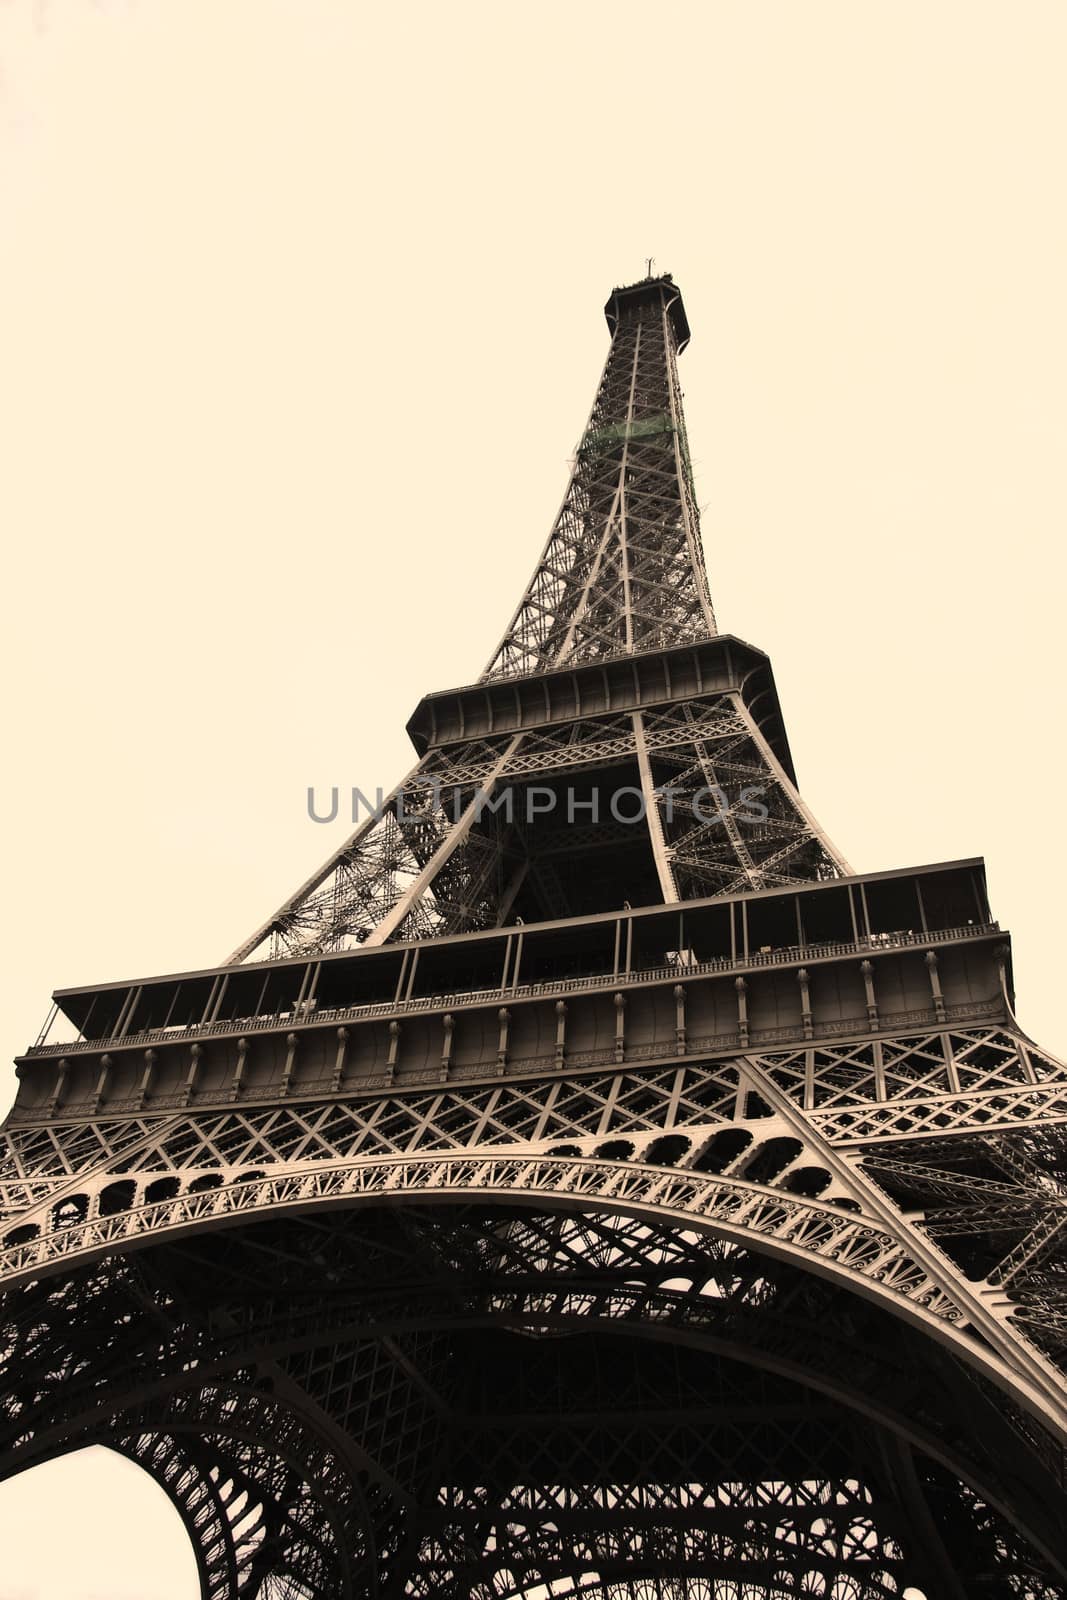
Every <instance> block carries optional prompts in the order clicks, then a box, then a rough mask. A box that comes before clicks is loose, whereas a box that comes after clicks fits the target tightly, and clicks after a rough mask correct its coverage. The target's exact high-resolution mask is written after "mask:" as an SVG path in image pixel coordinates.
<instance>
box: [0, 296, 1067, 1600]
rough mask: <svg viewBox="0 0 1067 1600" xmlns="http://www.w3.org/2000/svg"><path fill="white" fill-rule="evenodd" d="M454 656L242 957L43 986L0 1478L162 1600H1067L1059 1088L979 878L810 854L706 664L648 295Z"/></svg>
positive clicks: (1065, 1228)
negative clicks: (114, 1461) (488, 624)
mask: <svg viewBox="0 0 1067 1600" xmlns="http://www.w3.org/2000/svg"><path fill="white" fill-rule="evenodd" d="M606 315H607V320H608V327H609V329H610V333H611V344H610V348H609V351H608V355H607V361H606V364H605V367H604V371H603V374H602V377H601V380H600V384H599V386H598V389H597V393H596V398H595V400H594V403H593V410H592V413H591V415H590V418H589V422H588V424H587V426H586V429H585V431H584V433H583V435H582V440H581V443H580V445H579V448H578V452H577V457H576V461H575V466H574V471H573V475H572V477H571V481H570V483H569V485H568V487H567V492H566V495H565V497H564V501H563V506H562V509H561V511H560V513H559V516H558V518H557V519H556V522H555V523H554V525H553V527H552V530H551V533H550V535H549V538H548V542H547V544H546V546H545V549H544V551H543V553H542V555H541V558H540V560H539V562H538V564H537V567H536V569H535V572H534V575H533V577H532V579H531V581H530V584H529V586H528V588H527V590H526V593H525V594H524V596H523V597H522V600H521V601H520V603H519V606H518V608H517V610H516V612H515V614H514V616H513V617H512V618H511V621H510V622H509V624H508V627H507V629H506V631H505V633H504V635H503V638H502V639H501V642H500V644H499V646H498V647H497V649H496V650H495V651H494V654H493V657H492V659H491V660H490V662H489V664H488V666H487V669H486V671H485V672H484V674H483V675H482V677H481V679H479V681H478V682H477V683H475V684H473V685H470V686H467V687H462V688H457V689H447V690H439V691H435V692H433V693H431V694H428V695H427V696H426V697H425V698H424V699H423V700H422V701H421V702H420V704H419V705H418V706H417V707H416V709H415V711H414V713H413V715H412V717H411V719H410V721H409V723H408V731H409V733H410V736H411V739H412V743H413V745H414V749H415V764H414V766H413V768H412V770H411V772H410V773H409V774H408V776H407V777H406V778H405V779H404V780H403V781H402V782H401V783H400V784H399V785H398V786H397V788H396V789H395V790H393V792H392V793H391V794H390V795H389V796H388V797H387V798H386V799H385V800H384V801H383V802H382V804H381V805H380V806H379V807H377V808H375V809H374V810H373V811H372V813H371V814H370V815H367V816H366V817H364V818H362V819H361V820H360V822H359V825H358V826H357V827H356V829H355V831H354V833H353V834H352V836H351V837H350V838H349V839H348V840H347V841H346V842H345V844H344V845H343V846H342V847H341V849H340V850H338V851H336V852H335V853H334V854H333V855H332V856H331V857H330V859H329V860H328V861H327V862H325V863H324V865H323V867H322V868H321V869H320V870H319V872H317V873H316V874H314V875H313V877H312V878H311V879H309V881H308V882H307V883H306V884H304V885H303V886H302V887H301V888H299V889H298V890H297V891H296V892H295V893H294V894H292V895H290V896H289V898H288V899H286V900H285V901H283V903H282V904H281V906H280V907H278V909H277V910H276V911H275V912H274V913H273V914H272V915H271V916H270V917H269V918H268V919H267V921H266V922H265V923H264V924H263V925H262V926H261V927H260V928H259V929H258V930H257V931H256V932H255V933H253V934H252V935H251V936H250V937H249V938H248V939H247V940H246V941H245V942H244V943H243V944H242V945H240V946H239V947H238V949H237V950H236V951H235V952H234V954H233V956H232V957H231V958H230V960H228V961H226V962H223V963H220V964H218V965H214V966H208V967H205V968H202V969H198V970H196V971H193V972H185V973H173V974H167V975H163V976H158V977H142V978H135V979H126V980H122V981H118V982H111V983H98V984H92V985H89V986H85V987H77V988H65V989H60V990H58V991H57V992H56V995H55V997H54V998H55V1002H56V1011H57V1016H58V1022H59V1025H60V1026H61V1027H62V1028H63V1029H65V1033H66V1037H65V1040H64V1041H62V1042H61V1041H60V1039H59V1038H56V1039H53V1038H52V1037H51V1034H50V1033H49V1032H48V1031H47V1030H46V1032H45V1034H44V1035H42V1038H41V1040H40V1041H39V1042H38V1043H37V1044H36V1045H35V1046H33V1047H32V1048H30V1049H29V1050H27V1052H26V1054H25V1055H24V1056H23V1057H22V1058H20V1060H19V1062H18V1066H17V1071H18V1075H19V1092H18V1098H17V1101H16V1103H15V1106H14V1108H13V1109H12V1111H11V1113H10V1115H9V1117H8V1119H7V1121H6V1123H5V1124H4V1127H3V1129H0V1208H2V1209H0V1323H2V1329H3V1337H2V1339H0V1471H2V1473H4V1474H11V1473H14V1472H18V1471H20V1470H22V1469H23V1468H25V1467H27V1466H31V1465H33V1464H34V1463H37V1462H41V1461H45V1460H47V1459H49V1458H50V1457H54V1456H57V1455H59V1454H62V1453H63V1452H65V1451H68V1450H72V1449H75V1448H80V1447H81V1446H83V1445H85V1444H89V1443H101V1444H106V1445H109V1446H110V1447H111V1448H113V1449H116V1450H118V1451H120V1452H122V1453H124V1454H126V1455H127V1456H129V1457H131V1458H132V1459H134V1460H135V1461H138V1462H139V1463H140V1464H141V1465H142V1466H143V1467H144V1468H145V1469H146V1470H147V1471H148V1472H150V1473H151V1474H152V1475H153V1476H154V1477H155V1478H156V1480H157V1481H158V1482H159V1483H160V1484H161V1485H162V1487H163V1488H164V1489H165V1490H166V1492H167V1493H168V1494H169V1495H170V1497H171V1499H172V1500H173V1502H174V1504H175V1505H176V1507H177V1509H178V1511H179V1513H180V1514H181V1516H182V1518H183V1521H184V1523H185V1526H186V1529H187V1531H188V1533H189V1536H190V1539H191V1541H192V1543H193V1546H194V1549H195V1551H196V1555H197V1561H198V1564H199V1572H200V1581H201V1592H202V1595H203V1596H204V1597H205V1600H275V1597H279V1596H286V1597H289V1600H296V1597H310V1596H314V1597H315V1600H357V1597H371V1596H373V1597H375V1600H399V1597H405V1600H542V1597H543V1596H545V1595H546V1594H548V1593H551V1594H552V1595H553V1596H579V1595H580V1596H583V1597H585V1600H788V1597H793V1600H901V1596H902V1595H903V1594H904V1593H905V1592H906V1591H907V1590H908V1589H909V1588H910V1589H912V1590H918V1591H921V1593H922V1594H923V1595H926V1596H929V1597H930V1600H934V1597H935V1596H937V1597H941V1596H946V1597H949V1600H979V1597H981V1600H988V1597H990V1596H996V1597H1002V1600H1012V1597H1014V1600H1062V1597H1064V1596H1067V1545H1065V1536H1064V1528H1065V1526H1067V1516H1065V1510H1067V1491H1065V1482H1064V1479H1065V1468H1064V1462H1065V1459H1067V1457H1065V1453H1064V1445H1065V1443H1067V1382H1065V1376H1064V1372H1065V1362H1067V1249H1065V1241H1067V1139H1065V1136H1064V1127H1065V1125H1067V1069H1065V1068H1064V1067H1063V1066H1062V1065H1061V1064H1060V1063H1059V1062H1057V1061H1055V1060H1054V1059H1053V1058H1052V1057H1050V1056H1049V1055H1048V1054H1047V1053H1045V1052H1044V1051H1042V1050H1040V1049H1038V1048H1037V1047H1036V1046H1035V1045H1034V1044H1033V1043H1032V1041H1030V1040H1029V1039H1028V1038H1027V1036H1026V1035H1025V1034H1024V1033H1023V1032H1022V1030H1021V1028H1020V1025H1019V1023H1018V1021H1017V1020H1016V1017H1015V1014H1014V1009H1013V1006H1014V990H1013V984H1012V968H1011V955H1010V940H1009V936H1008V935H1007V933H1006V932H1004V930H1002V929H1001V928H1000V927H999V926H998V925H997V923H996V922H995V921H994V919H993V916H992V912H991V910H990V908H989V904H988V899H987V894H986V885H985V875H984V869H983V865H982V862H981V861H980V860H977V859H970V860H964V861H954V862H948V863H937V864H934V865H928V866H920V867H912V868H901V869H897V870H893V871H888V872H879V873H866V874H855V873H853V872H852V871H851V869H850V868H849V867H848V865H847V863H846V862H845V860H844V858H843V857H842V856H841V855H840V853H839V852H838V851H837V849H836V848H835V846H834V845H833V844H832V843H831V841H830V840H829V839H828V837H827V836H826V834H825V833H824V832H823V831H822V830H821V828H820V827H819V825H818V824H817V822H816V821H815V819H814V818H813V817H812V815H811V813H810V812H809V811H808V810H807V808H806V806H805V805H804V802H803V801H802V799H801V797H800V794H799V793H798V790H797V787H796V777H795V772H794V769H793V764H792V759H791V755H790V751H789V746H788V742H787V739H786V734H785V728H784V725H783V722H782V716H781V710H780V707H779V704H778V698H777V694H776V692H775V687H774V678H773V674H772V672H771V667H770V663H769V661H768V659H767V657H766V656H765V655H764V654H763V652H762V651H761V650H759V649H757V648H755V647H754V646H752V645H750V644H748V643H746V642H745V641H743V640H740V639H737V638H734V637H732V636H731V635H728V634H721V633H719V632H718V631H717V628H716V624H715V619H714V614H713V612H712V607H711V600H710V596H709V592H708V584H707V578H706V575H705V570H704V563H703V556H702V551H701V545H700V536H699V528H698V523H697V513H696V502H695V497H694V494H693V487H692V479H691V467H690V458H689V451H688V447H687V444H686V437H685V425H684V419H683V415H682V404H681V393H680V390H679V387H678V379H677V369H676V363H677V357H678V354H679V352H680V351H681V350H682V349H683V348H684V346H685V344H686V342H687V341H688V337H689V326H688V322H687V320H686V316H685V311H684V308H683V305H682V300H681V296H680V294H679V292H678V289H677V287H676V286H675V284H674V283H673V280H672V279H671V277H670V276H669V275H661V276H659V277H652V276H649V277H648V278H646V279H644V280H642V281H641V282H640V283H636V284H632V285H630V286H628V287H626V288H621V289H615V290H613V292H612V294H611V296H610V298H609V300H608V303H607V306H606Z"/></svg>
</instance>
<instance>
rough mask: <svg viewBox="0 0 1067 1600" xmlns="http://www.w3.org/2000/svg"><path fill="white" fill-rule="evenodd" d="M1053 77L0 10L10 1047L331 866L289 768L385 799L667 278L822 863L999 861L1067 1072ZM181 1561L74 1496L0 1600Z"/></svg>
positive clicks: (959, 64)
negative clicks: (55, 1012)
mask: <svg viewBox="0 0 1067 1600" xmlns="http://www.w3.org/2000/svg"><path fill="white" fill-rule="evenodd" d="M1065 75H1067V8H1065V7H1064V6H1063V4H1062V3H1060V0H1055V3H1048V4H1040V3H1033V0H1013V3H1011V4H1008V3H1003V4H988V3H983V0H961V3H958V4H957V3H950V0H919V3H911V0H886V3H881V0H841V3H828V0H788V3H760V0H753V3H748V4H741V3H740V0H738V3H731V4H726V3H719V0H702V3H699V4H694V3H678V4H674V5H672V6H670V7H669V8H662V9H660V10H657V9H656V8H654V7H651V6H649V5H647V4H643V3H642V4H636V3H629V0H612V3H611V4H610V5H609V4H600V3H590V0H585V3H580V4H567V5H563V4H556V3H550V4H541V5H539V6H538V7H536V8H529V7H522V8H519V7H511V6H507V5H501V4H499V3H494V4H488V3H486V4H482V3H478V4H472V3H463V0H460V3H458V4H451V5H441V4H432V5H431V4H427V3H418V4H409V5H403V6H394V7H383V6H371V5H369V4H357V3H354V0H97V3H95V4H93V3H90V0H51V3H50V4H46V3H37V4H35V3H33V0H0V450H2V467H0V526H2V528H3V532H4V536H5V550H6V555H5V569H6V572H5V576H6V582H5V584H4V610H5V619H4V621H5V625H4V629H3V648H4V652H5V656H6V661H5V673H4V683H5V688H6V690H7V705H6V712H5V745H6V755H7V762H6V782H5V798H6V802H7V826H6V830H5V842H6V845H7V851H6V862H5V866H4V878H3V881H4V885H5V891H6V897H7V915H6V918H5V922H6V933H7V950H6V957H5V969H4V970H5V975H6V982H5V996H4V1016H3V1022H4V1029H3V1040H2V1042H3V1045H4V1054H5V1056H6V1057H7V1058H10V1057H11V1056H13V1055H14V1054H15V1053H16V1052H18V1051H20V1050H21V1049H23V1048H24V1047H25V1045H26V1044H28V1043H30V1042H32V1039H33V1037H34V1036H35V1034H36V1032H37V1029H38V1027H39V1025H40V1023H41V1021H42V1020H43V1017H44V1014H45V1011H46V1007H47V1000H48V995H49V992H50V990H51V989H52V988H53V987H54V986H57V985H61V984H69V983H88V982H92V981H93V980H96V979H110V978H120V977H123V976H133V975H136V974H144V973H152V972H157V971H169V970H173V969H176V968H184V967H190V966H199V965H204V964H209V963H210V962H212V961H215V960H220V959H222V958H223V957H224V956H225V955H226V953H227V952H228V951H229V950H230V949H231V948H232V947H233V946H234V945H235V944H236V943H237V942H238V940H239V939H240V938H242V937H243V936H244V935H245V934H246V933H248V932H250V931H251V930H252V929H253V928H254V927H255V926H257V925H258V924H259V923H260V922H261V921H262V919H263V918H264V917H265V916H266V915H267V914H268V913H269V912H270V911H271V910H272V909H273V907H274V905H275V904H276V903H277V902H278V901H280V900H281V899H282V898H283V897H284V896H285V895H286V894H287V893H288V892H289V891H290V890H291V889H292V888H293V887H295V886H296V884H297V883H299V882H300V881H302V879H303V878H304V877H305V876H306V875H307V874H308V872H309V871H310V870H311V869H312V867H313V866H314V865H315V864H316V863H317V861H318V860H319V859H320V858H321V857H323V856H324V855H325V854H326V853H327V852H328V851H329V850H330V849H332V848H334V847H335V845H336V844H337V843H339V842H340V837H341V835H342V831H343V824H342V823H338V824H337V825H335V826H334V827H332V828H326V827H317V826H315V825H314V824H313V823H311V822H310V821H309V820H308V818H307V815H306V811H305V791H306V788H307V785H308V784H312V783H314V784H317V785H319V786H324V787H325V786H329V785H331V784H334V783H337V784H341V785H349V784H358V785H360V786H361V787H362V788H364V789H366V790H370V789H373V787H374V786H376V785H377V784H381V785H382V786H383V787H386V788H388V787H389V786H390V785H391V784H392V783H393V782H394V781H395V780H396V779H397V778H398V777H399V776H400V775H401V774H402V772H403V771H405V770H406V768H407V766H408V765H409V751H408V747H407V744H406V740H405V736H404V732H403V724H404V721H405V719H406V718H407V716H408V714H409V712H410V711H411V710H412V708H413V707H414V705H415V703H416V701H417V700H418V698H419V696H420V695H421V694H422V693H424V692H425V691H427V690H429V689H433V688H444V687H447V686H449V685H451V684H455V683H467V682H470V681H471V679H473V678H475V677H476V676H477V675H478V674H479V672H480V671H481V670H482V668H483V666H484V664H485V660H486V658H487V657H488V655H489V653H490V651H491V649H492V647H493V645H494V644H495V642H496V639H497V637H498V635H499V633H500V632H501V630H502V628H503V626H504V624H505V622H506V620H507V617H508V615H509V614H510V611H511V609H512V608H513V606H514V604H515V602H516V600H517V598H518V595H519V593H520V591H521V589H522V587H523V585H524V584H525V582H526V579H527V577H528V575H529V572H530V570H531V568H532V566H533V564H534V561H535V559H536V557H537V554H538V552H539V549H540V546H541V543H542V541H543V539H544V537H545V535H546V533H547V531H548V527H549V524H550V522H551V519H552V517H553V515H554V513H555V510H556V507H557V505H558V502H559V498H560V495H561V493H562V490H563V487H564V484H565V480H566V474H567V459H568V456H569V454H570V451H571V450H572V448H573V446H574V444H575V442H576V440H577V437H578V434H579V432H580V430H581V427H582V424H583V421H584V418H585V415H586V412H587V410H588V407H589V404H590V401H591V399H592V394H593V389H594V386H595V383H596V379H597V376H598V374H599V370H600V366H601V363H602V361H603V357H604V354H605V351H606V342H607V331H606V328H605V326H604V323H603V320H602V316H601V306H602V304H603V302H604V300H605V298H606V296H607V293H608V291H609V290H610V288H611V287H612V285H613V284H614V283H617V282H624V281H629V280H631V279H633V278H636V277H640V276H642V275H643V273H644V258H645V257H646V256H647V255H649V254H652V255H654V256H655V259H656V266H657V268H658V269H660V270H669V271H672V272H673V273H674V274H675V276H676V278H677V279H678V281H679V283H680V285H681V287H682V289H683V291H684V294H685V298H686V304H687V308H688V311H689V317H690V321H691V323H692V326H693V343H692V346H691V348H690V350H689V351H688V352H687V353H686V354H685V355H684V357H683V360H682V367H681V371H682V379H683V384H684V387H685V389H686V397H687V400H686V403H687V410H688V422H689V432H690V438H691V442H692V446H693V453H694V460H695V470H696V475H697V490H698V495H699V498H700V501H701V505H702V510H703V527H704V541H705V546H706V549H707V555H708V566H709V570H710V575H711V582H712V589H713V593H714V597H715V602H716V606H717V610H718V613H719V618H720V622H721V624H722V626H723V628H724V629H728V630H729V631H732V632H735V633H738V634H740V635H742V636H743V637H746V638H748V639H751V640H752V641H753V642H755V643H758V644H759V645H761V646H762V647H764V648H765V649H767V650H768V651H769V652H770V654H771V656H772V659H773V661H774V664H775V669H776V674H777V679H778V685H779V690H780V694H781V698H782V702H783V706H784V709H785V714H786V719H787V723H788V727H789V733H790V737H791V741H792V746H793V752H794V756H795V758H796V764H797V768H798V772H799V775H800V781H801V787H802V789H803V791H804V793H805V796H806V798H807V799H808V800H809V802H810V803H811V804H812V805H813V807H814V809H815V811H816V813H817V814H818V816H819V817H820V819H821V820H822V822H823V823H824V824H825V825H826V827H827V828H828V830H829V831H830V833H831V835H832V836H833V838H834V839H835V840H836V842H837V843H838V844H839V845H840V846H841V848H842V849H843V850H844V851H845V853H846V854H847V855H848V856H849V858H850V859H851V862H852V864H853V866H854V867H855V868H856V870H860V871H866V870H875V869H878V868H882V867H897V866H906V865H911V864H914V863H919V862H924V861H930V860H941V859H952V858H956V857H960V856H965V855H970V854H977V853H984V854H985V856H986V858H987V861H988V868H989V881H990V889H991V894H992V900H993V907H994V912H995V914H996V915H998V916H999V918H1000V920H1001V922H1002V924H1003V925H1004V926H1006V927H1009V928H1010V929H1011V931H1012V934H1013V937H1014V948H1015V961H1016V978H1017V985H1018V994H1019V1006H1020V1014H1021V1018H1022V1020H1023V1023H1024V1025H1025V1026H1027V1027H1028V1028H1029V1030H1030V1031H1031V1032H1032V1033H1034V1034H1035V1035H1036V1037H1037V1038H1038V1039H1040V1040H1041V1041H1042V1042H1043V1043H1045V1044H1046V1045H1047V1046H1048V1047H1050V1048H1051V1049H1053V1050H1054V1051H1055V1050H1058V1051H1059V1052H1060V1053H1061V1054H1062V1053H1063V1052H1064V1051H1065V1050H1067V1025H1065V1023H1064V1019H1063V1017H1062V1015H1061V1008H1060V998H1061V992H1062V988H1063V971H1062V958H1061V954H1060V948H1061V944H1062V931H1061V930H1062V923H1063V918H1064V915H1065V908H1067V866H1065V857H1064V852H1063V850H1062V848H1061V847H1060V840H1061V836H1062V829H1063V819H1062V811H1063V803H1062V785H1063V779H1064V764H1063V758H1062V743H1063V668H1062V650H1063V633H1064V610H1063V587H1064V586H1063V578H1064V560H1063V540H1064V530H1065V524H1067V488H1065V476H1064V437H1065V423H1067V377H1065V374H1067V310H1065V297H1064V284H1065V283H1067V209H1065V206H1064V192H1065V187H1067V185H1065V174H1064V161H1065V151H1067V96H1065V94H1064V89H1063V85H1064V81H1065ZM9 1083H10V1088H11V1091H12V1092H13V1089H14V1078H13V1076H12V1077H11V1078H10V1079H9ZM4 1096H5V1098H4V1099H3V1101H2V1103H6V1091H4ZM183 1541H184V1535H183V1534H182V1533H181V1530H180V1528H179V1526H178V1523H177V1520H176V1518H175V1517H174V1515H173V1514H172V1513H171V1512H170V1510H169V1508H168V1506H167V1505H166V1504H165V1502H164V1501H163V1500H162V1496H161V1495H160V1494H159V1492H158V1491H156V1490H155V1489H154V1488H153V1487H152V1485H150V1484H149V1483H148V1482H147V1480H144V1479H143V1478H141V1476H140V1475H139V1474H138V1473H137V1471H136V1469H134V1468H131V1467H128V1466H126V1465H125V1464H124V1463H120V1462H117V1461H112V1459H111V1458H108V1457H106V1456H103V1455H102V1454H100V1453H94V1454H93V1455H92V1456H88V1457H83V1458H77V1459H71V1460H68V1461H65V1462H61V1463H58V1464H56V1465H55V1466H53V1467H50V1468H44V1469H41V1470H40V1471H39V1472H38V1473H36V1474H29V1475H27V1476H26V1477H25V1478H23V1479H20V1480H17V1481H16V1482H14V1483H12V1484H9V1485H7V1486H3V1487H0V1550H2V1552H3V1557H2V1562H3V1564H2V1566H0V1600H134V1597H136V1600H191V1597H192V1596H193V1595H194V1594H195V1592H196V1584H195V1577H194V1574H193V1568H192V1563H191V1560H190V1557H189V1553H188V1550H187V1548H184V1546H183Z"/></svg>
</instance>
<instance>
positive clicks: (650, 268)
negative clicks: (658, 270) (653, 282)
mask: <svg viewBox="0 0 1067 1600" xmlns="http://www.w3.org/2000/svg"><path fill="white" fill-rule="evenodd" d="M655 259H656V258H655V256H646V257H645V260H646V261H647V262H648V271H647V273H646V274H645V276H646V277H647V278H651V276H652V263H653V261H655Z"/></svg>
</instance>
